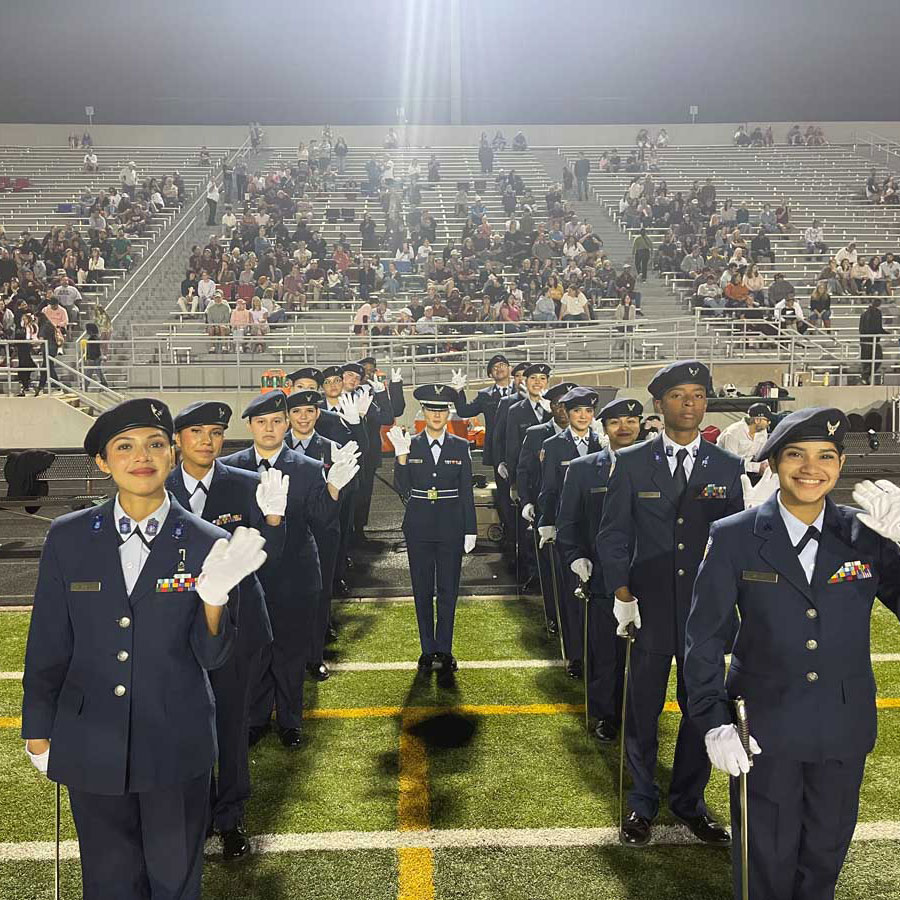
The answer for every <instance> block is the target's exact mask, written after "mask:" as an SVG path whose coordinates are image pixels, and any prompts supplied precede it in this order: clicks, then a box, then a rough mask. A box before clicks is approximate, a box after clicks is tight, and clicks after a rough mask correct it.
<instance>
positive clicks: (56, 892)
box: [53, 781, 60, 900]
mask: <svg viewBox="0 0 900 900" xmlns="http://www.w3.org/2000/svg"><path fill="white" fill-rule="evenodd" d="M59 795H60V786H59V782H58V781H57V782H56V829H55V830H56V859H55V864H54V868H53V896H54V897H55V898H56V900H59V807H60V796H59Z"/></svg>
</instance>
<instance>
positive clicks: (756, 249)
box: [750, 225, 775, 263]
mask: <svg viewBox="0 0 900 900" xmlns="http://www.w3.org/2000/svg"><path fill="white" fill-rule="evenodd" d="M750 259H752V260H753V262H759V261H760V260H762V259H767V260H768V261H769V262H770V263H774V262H775V251H774V250H773V249H772V242H771V241H770V240H769V236H768V235H767V234H766V229H765V228H763V226H762V225H760V227H759V231H757V232H756V234H755V235H754V236H753V239H752V240H751V241H750Z"/></svg>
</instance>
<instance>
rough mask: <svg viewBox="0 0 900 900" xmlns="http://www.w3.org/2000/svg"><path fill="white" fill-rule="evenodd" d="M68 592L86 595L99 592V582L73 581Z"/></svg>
mask: <svg viewBox="0 0 900 900" xmlns="http://www.w3.org/2000/svg"><path fill="white" fill-rule="evenodd" d="M69 590H70V591H76V592H81V593H88V592H89V591H90V592H93V591H99V590H100V582H99V581H73V582H71V583H70V584H69Z"/></svg>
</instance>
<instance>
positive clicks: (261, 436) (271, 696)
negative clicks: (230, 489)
mask: <svg viewBox="0 0 900 900" xmlns="http://www.w3.org/2000/svg"><path fill="white" fill-rule="evenodd" d="M242 417H243V418H245V419H247V421H248V425H249V428H250V432H251V434H252V435H253V444H252V445H251V446H250V447H248V448H247V449H245V450H240V451H238V452H237V453H232V454H231V455H230V456H226V457H225V458H224V459H223V460H222V462H223V463H225V465H229V466H235V467H236V468H239V469H247V470H248V471H251V472H262V471H264V470H268V469H271V468H276V469H278V470H279V471H280V472H282V473H283V474H285V475H288V476H290V483H289V489H288V503H287V510H286V513H287V523H286V527H287V537H286V539H285V547H284V552H283V554H282V558H281V561H280V564H279V565H277V566H273V567H272V570H271V571H268V570H267V571H265V572H263V573H261V574H262V582H263V588H264V589H265V592H266V602H267V604H268V607H269V618H270V620H271V622H272V644H271V646H270V647H268V648H266V649H265V650H264V651H263V653H262V660H261V664H260V670H261V671H260V676H259V679H258V681H257V685H256V690H255V693H254V698H253V701H252V704H251V712H250V744H251V745H253V744H255V743H256V742H257V741H259V740H260V739H261V738H262V737H263V736H264V735H265V733H266V732H267V731H268V729H269V726H270V721H271V716H272V709H273V707H274V708H275V713H276V724H277V727H278V735H279V738H280V740H281V743H282V745H283V746H284V747H285V748H287V749H289V750H296V749H299V747H300V746H301V743H302V737H301V722H302V717H303V678H304V673H305V671H306V664H307V662H309V660H308V657H307V651H308V642H309V637H310V635H311V634H312V631H313V628H314V622H315V621H316V610H317V608H318V604H319V602H320V593H321V590H322V572H321V568H320V559H319V551H318V548H317V546H316V541H315V538H314V537H313V529H317V530H320V532H321V533H327V534H329V535H330V536H331V537H330V539H331V540H334V541H337V540H338V535H339V528H338V507H339V499H340V491H341V488H343V487H344V486H345V485H346V484H348V483H349V482H350V480H351V479H352V478H353V476H354V475H355V474H356V472H357V471H358V468H359V467H358V466H357V464H356V461H355V459H352V458H348V459H345V460H342V461H341V462H340V463H335V464H334V465H333V466H332V467H331V470H330V472H329V473H328V478H327V481H326V480H325V479H324V478H323V466H322V463H320V462H318V461H317V460H313V459H308V458H307V457H305V456H303V455H302V454H300V453H296V452H295V451H293V450H289V449H288V448H287V447H286V446H285V445H284V436H285V433H286V432H287V429H288V415H287V401H286V398H285V396H284V394H283V393H282V392H281V391H270V392H269V393H266V394H260V395H258V396H257V397H255V398H254V399H253V400H251V401H250V403H249V404H248V405H247V407H246V409H244V412H243V413H242Z"/></svg>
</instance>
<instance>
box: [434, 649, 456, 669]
mask: <svg viewBox="0 0 900 900" xmlns="http://www.w3.org/2000/svg"><path fill="white" fill-rule="evenodd" d="M434 656H435V661H436V662H438V661H439V662H440V666H438V667H437V668H439V669H440V670H441V671H442V672H455V671H456V670H457V669H458V668H459V666H457V664H456V657H455V656H454V655H453V654H452V653H435V654H434Z"/></svg>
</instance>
